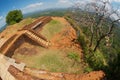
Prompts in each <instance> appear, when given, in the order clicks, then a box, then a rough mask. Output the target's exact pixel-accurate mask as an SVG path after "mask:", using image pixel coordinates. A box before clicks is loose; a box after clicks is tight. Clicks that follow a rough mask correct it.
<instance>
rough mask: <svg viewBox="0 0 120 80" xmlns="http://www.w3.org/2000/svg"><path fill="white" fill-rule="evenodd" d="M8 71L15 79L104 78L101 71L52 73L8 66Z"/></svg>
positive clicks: (99, 79)
mask: <svg viewBox="0 0 120 80" xmlns="http://www.w3.org/2000/svg"><path fill="white" fill-rule="evenodd" d="M9 72H10V73H11V74H12V75H13V76H14V77H15V78H16V79H17V80H105V73H104V72H103V71H93V72H90V73H85V74H82V75H81V74H66V73H53V72H48V71H43V70H34V69H29V68H27V69H25V70H24V72H21V71H19V70H18V69H16V68H14V67H13V66H10V68H9Z"/></svg>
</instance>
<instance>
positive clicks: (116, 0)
mask: <svg viewBox="0 0 120 80" xmlns="http://www.w3.org/2000/svg"><path fill="white" fill-rule="evenodd" d="M110 1H114V2H120V0H110Z"/></svg>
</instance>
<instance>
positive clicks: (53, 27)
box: [40, 20, 65, 40]
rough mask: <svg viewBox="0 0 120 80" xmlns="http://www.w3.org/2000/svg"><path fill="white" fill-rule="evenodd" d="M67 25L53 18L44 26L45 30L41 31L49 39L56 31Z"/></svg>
mask: <svg viewBox="0 0 120 80" xmlns="http://www.w3.org/2000/svg"><path fill="white" fill-rule="evenodd" d="M63 28H65V25H63V24H62V23H61V22H59V21H57V20H51V21H50V22H49V23H48V24H46V25H45V26H44V27H43V30H42V31H41V32H40V33H41V34H42V35H44V36H45V37H46V38H47V39H48V40H50V39H51V38H52V37H53V36H54V35H55V34H56V33H59V32H60V31H61V30H62V29H63Z"/></svg>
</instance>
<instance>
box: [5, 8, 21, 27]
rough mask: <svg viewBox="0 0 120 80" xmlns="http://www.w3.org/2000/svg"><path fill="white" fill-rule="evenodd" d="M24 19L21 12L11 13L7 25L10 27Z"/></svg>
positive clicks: (7, 18) (8, 15)
mask: <svg viewBox="0 0 120 80" xmlns="http://www.w3.org/2000/svg"><path fill="white" fill-rule="evenodd" d="M22 19H23V15H22V12H21V10H13V11H10V12H9V13H8V14H7V16H6V23H7V24H9V25H12V24H15V23H18V22H20V21H21V20H22Z"/></svg>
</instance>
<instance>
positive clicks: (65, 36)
mask: <svg viewBox="0 0 120 80" xmlns="http://www.w3.org/2000/svg"><path fill="white" fill-rule="evenodd" d="M53 19H55V20H59V21H60V22H62V23H63V25H66V28H64V29H63V30H62V31H61V32H60V33H58V34H56V35H54V36H53V37H52V39H51V40H50V42H51V44H52V45H51V46H50V48H53V49H61V50H70V49H71V50H73V51H77V52H78V53H79V54H80V56H81V57H82V56H83V54H82V48H81V46H80V44H79V43H78V42H77V40H76V39H77V35H76V31H75V30H74V29H73V28H72V26H71V25H70V24H69V23H68V22H67V21H66V20H65V19H64V18H60V17H54V18H53Z"/></svg>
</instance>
